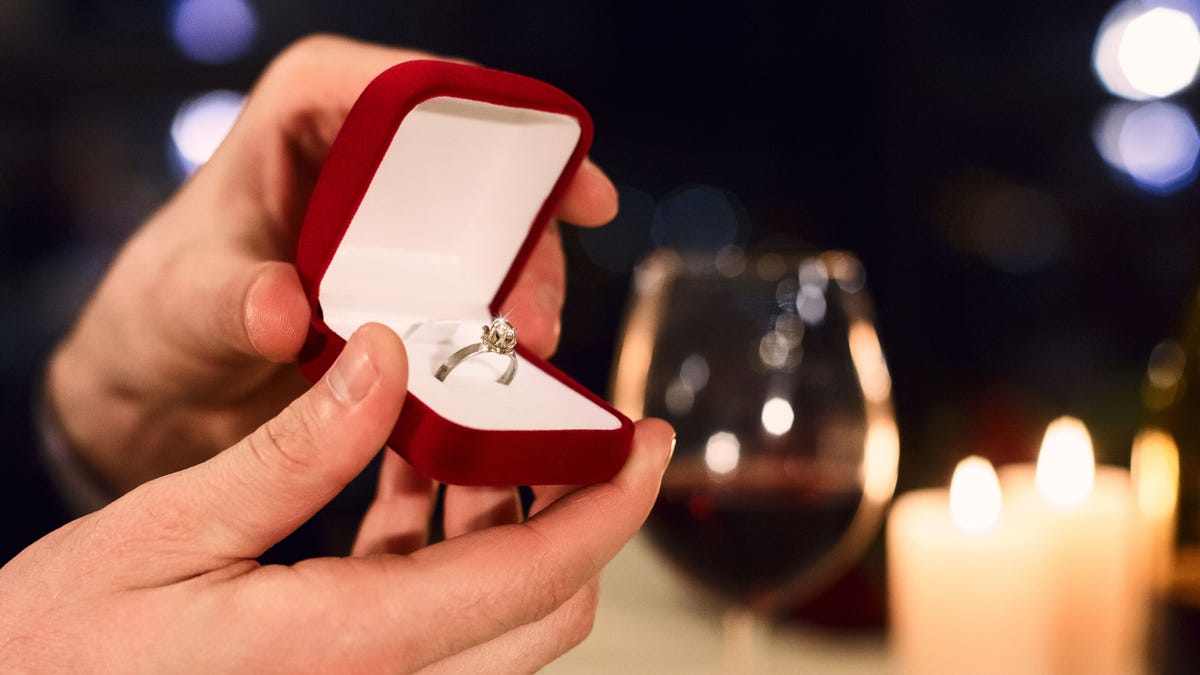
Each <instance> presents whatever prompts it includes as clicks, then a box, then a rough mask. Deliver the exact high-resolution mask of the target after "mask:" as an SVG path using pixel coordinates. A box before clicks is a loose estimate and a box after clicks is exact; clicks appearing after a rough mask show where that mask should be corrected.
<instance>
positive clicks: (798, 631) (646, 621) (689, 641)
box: [542, 535, 891, 675]
mask: <svg viewBox="0 0 1200 675" xmlns="http://www.w3.org/2000/svg"><path fill="white" fill-rule="evenodd" d="M698 595H700V594H698V593H696V592H695V591H690V590H689V589H688V587H687V585H686V584H685V582H684V581H683V580H682V579H681V578H680V577H679V576H678V575H676V574H675V573H673V572H672V571H671V570H670V569H669V568H668V566H667V563H666V561H665V559H664V558H663V557H662V556H661V555H659V554H658V552H657V551H656V550H655V549H654V548H653V545H652V544H651V543H650V542H649V541H648V540H647V538H646V537H645V536H644V535H639V536H637V537H635V538H634V540H633V541H631V542H630V543H629V544H628V545H627V546H626V547H625V549H624V550H623V551H621V553H620V554H619V555H618V556H617V557H616V558H615V559H614V560H613V561H612V563H611V564H610V565H609V566H608V568H607V569H606V570H605V573H604V576H603V577H602V580H601V592H600V608H599V610H598V612H597V614H596V624H595V628H594V629H593V631H592V634H591V636H590V637H588V639H587V640H585V641H584V642H583V644H581V645H579V646H578V647H576V648H575V649H574V650H572V651H571V652H569V653H567V654H566V655H565V656H563V657H562V658H561V659H559V660H558V661H555V662H554V663H552V664H550V665H549V666H547V667H546V668H545V670H543V671H542V672H544V673H549V674H551V675H584V674H589V673H597V674H599V673H604V674H605V675H607V674H609V673H718V672H720V670H721V611H720V607H719V606H718V605H716V604H714V603H713V602H712V601H711V600H708V599H706V598H702V597H697V596H698ZM758 642H759V644H758V646H759V648H760V651H759V652H758V655H757V660H756V667H755V671H756V672H761V673H821V674H822V675H838V674H840V673H847V674H851V673H852V674H853V675H872V674H874V673H889V672H891V668H890V666H889V661H888V654H887V645H886V641H885V639H884V638H883V636H879V635H866V636H862V635H852V636H846V635H841V634H836V633H828V632H823V631H819V630H815V629H806V628H804V627H794V626H788V627H782V628H781V627H775V628H770V629H768V630H767V632H765V633H764V634H762V635H761V636H760V638H759V641H758Z"/></svg>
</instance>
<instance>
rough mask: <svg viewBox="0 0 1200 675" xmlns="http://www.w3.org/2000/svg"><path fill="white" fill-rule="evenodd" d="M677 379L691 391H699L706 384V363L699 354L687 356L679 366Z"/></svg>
mask: <svg viewBox="0 0 1200 675" xmlns="http://www.w3.org/2000/svg"><path fill="white" fill-rule="evenodd" d="M679 379H680V381H681V382H683V383H684V384H686V385H687V386H688V387H690V388H691V389H692V391H700V390H701V389H703V388H704V387H705V386H706V385H707V384H708V361H707V360H705V358H704V357H703V356H701V355H699V354H689V355H688V357H687V358H686V359H684V360H683V364H682V365H680V366H679Z"/></svg>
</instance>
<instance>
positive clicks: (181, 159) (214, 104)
mask: <svg viewBox="0 0 1200 675" xmlns="http://www.w3.org/2000/svg"><path fill="white" fill-rule="evenodd" d="M243 100H244V98H243V96H242V95H241V94H239V93H237V92H233V91H226V90H223V89H221V90H217V91H211V92H208V93H207V94H203V95H201V96H197V97H196V98H192V99H189V100H187V101H184V103H183V105H181V106H179V110H178V111H177V112H176V113H175V119H174V120H172V121H171V150H172V155H173V158H174V160H175V164H176V166H177V168H178V169H179V171H180V172H181V173H182V174H183V175H185V176H187V175H190V174H191V173H192V172H193V171H195V170H196V169H197V168H198V167H199V166H200V165H201V164H203V163H205V162H207V161H208V158H209V157H212V154H213V152H214V151H216V149H217V146H219V145H220V144H221V141H223V140H225V136H226V135H227V134H228V133H229V130H230V128H232V127H233V123H234V121H235V120H237V116H238V114H239V113H240V112H241V110H242V103H243Z"/></svg>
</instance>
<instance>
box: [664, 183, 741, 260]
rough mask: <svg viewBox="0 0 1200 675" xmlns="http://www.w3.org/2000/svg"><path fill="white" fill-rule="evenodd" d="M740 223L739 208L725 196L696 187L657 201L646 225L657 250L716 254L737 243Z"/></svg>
mask: <svg viewBox="0 0 1200 675" xmlns="http://www.w3.org/2000/svg"><path fill="white" fill-rule="evenodd" d="M742 220H743V218H742V214H741V208H740V206H739V205H738V204H737V203H735V201H734V199H733V197H732V196H731V195H730V194H729V193H727V192H725V191H724V190H721V189H718V188H715V187H710V186H706V185H698V186H693V187H687V188H683V189H680V190H676V191H675V192H673V193H672V194H670V195H667V196H666V197H663V198H662V199H661V200H659V202H658V205H657V207H656V208H655V209H654V215H653V216H652V218H651V221H650V236H651V238H652V239H653V241H654V243H655V244H656V245H658V246H666V247H670V248H674V249H679V250H684V251H716V250H720V249H722V248H724V247H726V246H729V245H731V244H733V243H734V242H735V241H736V240H737V237H738V231H739V230H740V229H741V225H740V223H741V221H742Z"/></svg>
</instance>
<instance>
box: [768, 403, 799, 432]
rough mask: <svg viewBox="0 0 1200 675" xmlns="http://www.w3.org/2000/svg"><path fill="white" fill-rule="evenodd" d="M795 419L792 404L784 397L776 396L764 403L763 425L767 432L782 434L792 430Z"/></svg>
mask: <svg viewBox="0 0 1200 675" xmlns="http://www.w3.org/2000/svg"><path fill="white" fill-rule="evenodd" d="M795 420H796V413H795V411H793V410H792V404H791V403H788V402H787V401H785V400H783V399H782V398H778V397H776V398H773V399H771V400H769V401H767V402H766V403H764V404H763V409H762V425H763V428H764V429H766V430H767V433H769V434H773V435H775V436H782V435H783V434H786V433H787V432H788V431H790V430H791V428H792V423H793V422H794V421H795Z"/></svg>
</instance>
